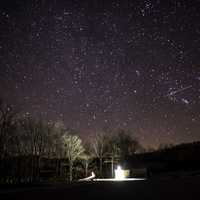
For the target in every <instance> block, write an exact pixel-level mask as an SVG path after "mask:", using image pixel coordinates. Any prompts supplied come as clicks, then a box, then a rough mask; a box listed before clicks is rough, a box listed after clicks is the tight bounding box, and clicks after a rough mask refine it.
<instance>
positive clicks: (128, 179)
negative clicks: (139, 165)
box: [93, 178, 146, 182]
mask: <svg viewBox="0 0 200 200" xmlns="http://www.w3.org/2000/svg"><path fill="white" fill-rule="evenodd" d="M144 180H146V178H124V179H115V178H97V179H93V181H111V182H112V181H113V182H118V181H144Z"/></svg>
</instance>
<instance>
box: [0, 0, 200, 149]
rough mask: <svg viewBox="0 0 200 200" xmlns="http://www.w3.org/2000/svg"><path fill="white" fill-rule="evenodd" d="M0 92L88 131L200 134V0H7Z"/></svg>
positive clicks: (29, 109) (0, 14) (0, 12)
mask: <svg viewBox="0 0 200 200" xmlns="http://www.w3.org/2000/svg"><path fill="white" fill-rule="evenodd" d="M0 97H1V98H2V99H4V101H6V102H9V103H10V104H12V105H13V106H15V107H16V108H18V109H19V110H20V111H21V113H23V115H27V116H33V117H35V118H42V119H44V120H51V121H63V122H64V124H65V125H66V127H71V128H73V129H76V130H77V131H79V132H80V134H81V135H82V136H83V137H84V136H88V135H89V134H93V133H95V132H96V131H99V130H102V129H105V128H108V129H112V130H117V129H125V130H129V131H131V132H132V133H133V135H134V136H136V137H138V138H139V140H140V141H141V143H142V144H143V145H144V146H145V147H149V146H151V147H156V146H158V145H159V144H160V143H181V142H191V141H195V140H200V1H199V0H188V1H181V0H180V1H179V0H171V1H167V0H163V1H161V0H133V1H126V0H123V1H111V0H109V1H108V0H105V1H103V0H102V1H100V0H99V1H97V0H91V1H89V0H88V1H87V0H81V1H80V0H76V1H75V0H74V1H70V0H51V1H50V0H49V1H47V0H41V1H39V0H35V1H33V0H13V1H8V0H5V1H4V0H1V1H0Z"/></svg>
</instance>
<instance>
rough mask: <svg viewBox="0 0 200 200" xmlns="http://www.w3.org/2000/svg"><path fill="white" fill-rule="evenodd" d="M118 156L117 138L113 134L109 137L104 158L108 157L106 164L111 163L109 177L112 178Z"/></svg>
mask: <svg viewBox="0 0 200 200" xmlns="http://www.w3.org/2000/svg"><path fill="white" fill-rule="evenodd" d="M119 156H120V148H119V146H118V145H117V137H116V136H115V135H114V134H111V135H109V138H108V142H107V145H106V157H109V160H107V161H106V162H107V163H111V177H112V178H113V177H114V163H115V162H116V159H118V158H119Z"/></svg>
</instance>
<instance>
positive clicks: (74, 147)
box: [63, 134, 84, 182]
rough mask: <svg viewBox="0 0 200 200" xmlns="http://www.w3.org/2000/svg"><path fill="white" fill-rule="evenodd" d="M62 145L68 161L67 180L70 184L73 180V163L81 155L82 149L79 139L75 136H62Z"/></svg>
mask: <svg viewBox="0 0 200 200" xmlns="http://www.w3.org/2000/svg"><path fill="white" fill-rule="evenodd" d="M63 144H64V152H65V156H66V158H67V159H68V161H69V180H70V182H71V181H72V179H73V165H74V162H75V161H76V159H77V158H79V157H80V156H81V154H83V152H84V148H83V146H82V141H81V139H80V138H79V137H78V136H75V135H69V134H65V135H63Z"/></svg>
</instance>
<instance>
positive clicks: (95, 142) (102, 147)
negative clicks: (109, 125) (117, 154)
mask: <svg viewBox="0 0 200 200" xmlns="http://www.w3.org/2000/svg"><path fill="white" fill-rule="evenodd" d="M107 141H108V137H107V135H106V134H105V133H97V134H95V136H93V138H92V140H91V146H92V149H93V152H94V154H95V156H96V157H97V158H98V159H99V172H100V176H101V177H102V168H103V157H104V156H105V154H106V143H107Z"/></svg>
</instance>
